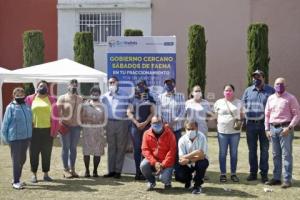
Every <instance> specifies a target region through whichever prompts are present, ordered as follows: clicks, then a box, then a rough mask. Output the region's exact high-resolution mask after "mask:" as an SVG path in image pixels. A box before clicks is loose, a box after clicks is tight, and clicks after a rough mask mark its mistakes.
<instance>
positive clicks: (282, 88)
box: [275, 83, 285, 94]
mask: <svg viewBox="0 0 300 200" xmlns="http://www.w3.org/2000/svg"><path fill="white" fill-rule="evenodd" d="M275 91H276V92H277V93H278V94H282V93H284V91H285V86H284V84H282V83H280V84H278V85H275Z"/></svg>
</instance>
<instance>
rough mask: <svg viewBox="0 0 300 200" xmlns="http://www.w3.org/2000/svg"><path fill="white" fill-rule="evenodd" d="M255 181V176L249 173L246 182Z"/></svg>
mask: <svg viewBox="0 0 300 200" xmlns="http://www.w3.org/2000/svg"><path fill="white" fill-rule="evenodd" d="M255 180H257V174H252V173H250V174H249V176H248V177H247V181H255Z"/></svg>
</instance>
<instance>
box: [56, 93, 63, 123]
mask: <svg viewBox="0 0 300 200" xmlns="http://www.w3.org/2000/svg"><path fill="white" fill-rule="evenodd" d="M63 98H64V97H63V96H60V97H59V98H58V100H57V103H56V104H57V112H58V117H59V119H60V120H61V119H62V118H63V107H64V102H63Z"/></svg>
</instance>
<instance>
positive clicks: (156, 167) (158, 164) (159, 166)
mask: <svg viewBox="0 0 300 200" xmlns="http://www.w3.org/2000/svg"><path fill="white" fill-rule="evenodd" d="M154 167H155V170H156V174H159V173H160V172H161V171H162V168H163V167H162V164H161V163H160V162H156V163H155V166H154Z"/></svg>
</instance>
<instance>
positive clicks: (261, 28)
mask: <svg viewBox="0 0 300 200" xmlns="http://www.w3.org/2000/svg"><path fill="white" fill-rule="evenodd" d="M247 45H248V52H247V54H248V73H247V82H248V83H247V84H248V86H250V85H252V73H253V72H254V71H255V70H257V69H259V70H261V71H263V72H264V73H265V82H266V83H268V80H269V61H270V57H269V48H268V26H267V25H266V24H262V23H255V24H251V25H250V26H249V28H248V43H247Z"/></svg>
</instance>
